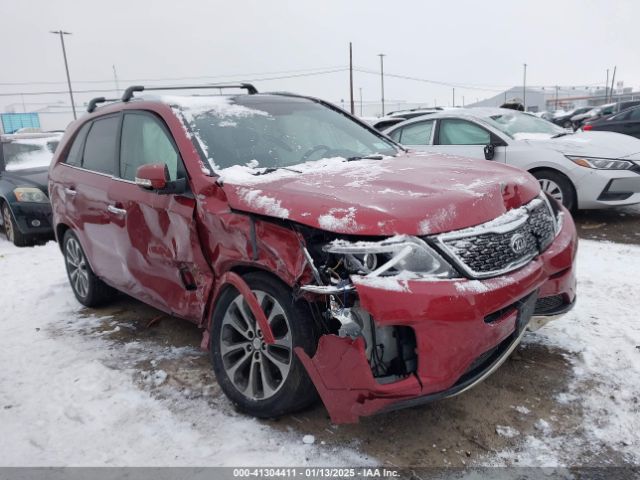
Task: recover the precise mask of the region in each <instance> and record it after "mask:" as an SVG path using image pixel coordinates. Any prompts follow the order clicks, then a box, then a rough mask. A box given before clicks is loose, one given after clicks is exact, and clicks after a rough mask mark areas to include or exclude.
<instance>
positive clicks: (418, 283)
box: [49, 84, 577, 423]
mask: <svg viewBox="0 0 640 480" xmlns="http://www.w3.org/2000/svg"><path fill="white" fill-rule="evenodd" d="M230 87H231V86H228V85H227V86H221V87H215V88H216V91H215V93H217V92H218V90H217V89H218V88H220V89H222V88H230ZM207 88H213V87H211V86H208V87H207ZM235 88H242V89H245V90H246V91H247V93H237V94H229V95H222V94H220V95H193V94H191V93H192V92H194V91H196V90H195V87H193V88H192V87H190V92H189V94H188V95H183V96H172V95H169V96H167V95H158V94H156V95H154V94H151V95H149V94H148V93H144V94H141V93H140V92H143V91H144V90H165V91H166V90H169V89H167V88H163V89H160V88H153V89H149V88H147V89H145V88H144V87H141V86H137V87H130V88H129V89H127V91H126V92H125V94H124V95H123V97H122V99H121V101H116V102H113V103H110V104H107V105H103V106H101V107H100V108H96V106H97V104H99V103H103V102H104V99H103V98H100V99H95V100H93V101H92V102H91V103H90V105H89V109H88V110H89V113H88V114H87V115H85V116H84V117H82V118H80V119H79V120H77V121H76V122H74V123H73V124H71V126H70V127H69V128H68V130H67V132H66V134H65V136H64V139H63V141H62V143H61V145H60V147H59V148H58V150H57V152H56V155H55V158H54V161H53V164H52V166H51V169H50V172H49V191H50V198H51V203H52V206H53V220H54V226H55V233H56V237H57V239H58V242H59V244H60V248H61V250H62V253H63V255H64V258H65V262H66V266H67V271H68V275H69V281H70V283H71V286H72V288H73V292H74V293H75V296H76V297H77V299H78V301H79V302H80V303H82V304H84V305H86V306H90V307H91V306H95V305H99V304H102V303H105V302H107V301H109V300H110V299H111V298H113V296H114V294H115V293H116V291H121V292H124V293H126V294H127V295H130V296H132V297H135V298H137V299H139V300H140V301H142V302H145V303H147V304H149V305H152V306H153V307H155V308H157V309H160V310H162V311H164V312H166V313H167V314H170V315H174V316H176V317H180V318H183V319H185V320H188V321H190V322H194V323H195V324H197V325H198V326H199V327H200V328H202V331H203V340H202V347H203V348H205V349H208V351H209V352H210V354H211V363H212V366H213V370H214V371H215V374H216V377H217V379H218V382H219V384H220V386H221V388H222V390H223V391H224V392H225V394H226V395H227V396H228V397H229V398H230V399H231V400H232V401H233V402H234V403H235V404H237V405H238V407H239V408H240V409H242V410H243V411H245V412H248V413H250V414H253V415H256V416H258V417H272V416H277V415H281V414H285V413H288V412H292V411H295V410H298V409H301V408H303V407H305V406H307V405H309V404H310V403H311V402H313V401H314V399H316V398H317V395H318V394H319V396H320V398H321V399H322V400H323V402H324V405H325V406H326V408H327V410H328V412H329V414H330V415H331V418H332V420H333V421H334V422H336V423H338V422H355V421H357V419H358V418H359V417H360V416H363V415H370V414H373V413H376V412H382V411H387V410H391V409H395V408H399V407H405V406H411V405H417V404H420V403H424V402H428V401H433V400H436V399H440V398H444V397H449V396H453V395H456V394H459V393H460V392H462V391H464V390H466V389H468V388H470V387H472V386H473V385H475V384H476V383H478V382H480V381H481V380H483V379H484V378H486V377H487V376H488V375H489V374H491V373H492V372H493V371H495V370H496V368H498V366H500V364H501V363H502V362H503V361H504V360H505V359H506V358H507V356H508V355H509V354H510V353H511V351H512V350H513V349H514V348H515V347H516V346H517V344H518V343H519V342H520V340H521V338H522V336H523V335H524V333H525V331H526V330H527V329H529V330H533V329H536V328H538V327H540V326H541V325H542V324H544V323H545V322H546V321H548V320H550V319H552V318H555V317H557V316H560V315H562V314H563V313H565V312H566V311H568V310H569V309H570V308H571V307H572V306H573V304H574V302H575V298H576V293H575V287H576V282H575V277H574V269H573V262H574V259H575V253H576V247H577V243H576V232H575V227H574V224H573V221H572V218H571V215H569V214H568V213H567V211H566V210H565V209H564V208H563V207H562V206H560V205H559V204H558V203H557V202H556V201H555V200H554V199H553V198H549V197H547V196H545V195H544V194H542V193H541V192H540V188H539V187H538V183H537V182H536V180H535V178H533V177H532V176H531V175H529V174H528V173H526V172H523V171H520V170H517V169H515V168H512V167H508V166H506V165H502V164H499V163H497V162H488V161H479V160H472V159H466V158H460V157H454V156H450V155H439V154H432V155H428V154H419V153H413V152H409V151H406V150H405V149H404V148H403V147H401V146H400V145H397V144H396V143H394V142H393V141H392V140H390V139H389V138H387V137H386V136H384V135H383V134H381V133H379V132H377V131H376V130H374V129H372V128H370V127H368V126H367V125H366V124H364V123H362V122H361V121H359V120H358V119H357V118H355V117H353V116H351V115H349V114H348V113H346V112H344V111H343V110H341V109H340V108H338V107H335V106H333V105H331V104H329V103H326V102H323V101H322V100H319V99H316V98H309V97H303V96H299V95H292V94H286V93H272V94H259V93H258V92H257V91H256V90H255V88H254V87H253V86H251V85H248V84H242V85H236V86H235ZM220 92H222V90H220ZM136 93H138V94H137V95H136ZM169 93H171V92H169Z"/></svg>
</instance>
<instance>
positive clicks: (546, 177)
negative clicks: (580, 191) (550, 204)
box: [533, 170, 577, 211]
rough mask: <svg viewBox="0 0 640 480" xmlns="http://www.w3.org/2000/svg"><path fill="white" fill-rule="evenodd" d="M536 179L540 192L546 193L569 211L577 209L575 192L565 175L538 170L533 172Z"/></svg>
mask: <svg viewBox="0 0 640 480" xmlns="http://www.w3.org/2000/svg"><path fill="white" fill-rule="evenodd" d="M533 176H534V177H536V178H537V179H538V183H539V184H540V188H541V189H542V191H544V192H547V193H548V194H550V195H551V196H552V197H554V198H555V199H556V200H558V201H559V202H560V203H562V205H564V206H565V208H566V209H567V210H569V211H573V210H575V209H576V207H577V201H576V190H575V188H574V187H573V184H572V183H571V180H569V179H568V178H567V177H566V176H565V175H563V174H562V173H560V172H556V171H553V170H538V171H537V172H533Z"/></svg>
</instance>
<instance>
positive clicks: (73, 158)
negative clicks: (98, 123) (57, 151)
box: [64, 123, 91, 167]
mask: <svg viewBox="0 0 640 480" xmlns="http://www.w3.org/2000/svg"><path fill="white" fill-rule="evenodd" d="M90 126H91V124H90V123H85V124H84V125H83V126H82V128H81V129H80V131H79V132H78V134H77V135H76V138H75V140H74V141H73V145H71V148H70V149H69V153H68V154H67V158H66V159H65V161H64V163H68V164H69V165H75V166H76V167H79V166H80V165H81V164H82V144H83V142H84V139H85V137H86V136H87V132H88V131H89V127H90Z"/></svg>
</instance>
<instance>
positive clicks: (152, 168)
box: [136, 163, 171, 190]
mask: <svg viewBox="0 0 640 480" xmlns="http://www.w3.org/2000/svg"><path fill="white" fill-rule="evenodd" d="M170 181H171V179H170V178H169V169H168V168H167V166H166V165H165V164H164V163H147V164H146V165H141V166H139V167H138V170H136V185H138V186H140V187H142V188H144V189H145V190H163V189H165V188H166V187H167V184H168V183H169V182H170Z"/></svg>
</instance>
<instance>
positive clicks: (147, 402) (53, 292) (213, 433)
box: [0, 236, 372, 466]
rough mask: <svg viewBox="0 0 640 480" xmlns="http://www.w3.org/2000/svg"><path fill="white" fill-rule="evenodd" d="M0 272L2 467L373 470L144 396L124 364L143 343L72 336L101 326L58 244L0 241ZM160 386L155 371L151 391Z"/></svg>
mask: <svg viewBox="0 0 640 480" xmlns="http://www.w3.org/2000/svg"><path fill="white" fill-rule="evenodd" d="M0 271H1V272H3V274H4V275H7V278H11V282H5V283H4V284H3V288H2V289H0V305H2V309H3V313H2V319H1V321H0V365H1V366H2V368H0V451H1V452H2V455H1V459H2V460H1V461H0V465H1V466H194V465H197V466H246V465H254V466H255V465H260V466H269V465H277V466H284V465H298V466H299V465H336V464H342V465H353V464H357V465H368V464H371V463H372V461H371V460H369V459H367V458H365V457H362V456H360V455H359V454H357V453H354V452H353V450H350V449H348V448H344V449H341V448H335V447H326V446H321V445H318V446H316V445H308V444H305V443H302V442H301V441H300V434H298V433H296V432H287V433H281V432H279V431H277V430H274V429H272V428H270V427H268V426H267V425H265V424H263V423H262V422H260V421H258V420H256V419H253V418H250V417H246V416H243V415H239V414H236V413H234V411H233V409H232V408H231V407H230V406H228V407H226V408H212V407H211V406H209V405H208V404H207V403H206V402H205V401H204V400H202V399H188V398H185V396H184V395H183V396H180V397H179V398H168V399H164V400H162V399H158V398H155V397H153V396H151V395H150V394H149V393H148V392H147V391H145V390H141V389H140V387H138V386H136V384H135V383H134V381H133V378H134V376H135V375H137V374H138V373H139V370H136V369H135V368H134V365H135V364H134V363H130V362H129V361H127V360H126V359H127V355H128V354H131V353H132V352H131V351H134V350H136V349H137V348H139V347H140V345H139V344H138V343H139V342H131V343H130V344H127V345H124V346H123V345H121V344H114V343H113V342H112V341H109V340H107V339H106V338H105V337H104V336H103V335H86V334H84V335H83V334H82V333H80V332H81V331H83V330H85V331H89V330H90V329H91V326H92V325H95V324H96V323H97V322H98V321H99V320H100V321H104V319H97V318H95V317H92V316H90V315H89V316H88V314H87V311H86V310H83V309H81V308H80V306H79V304H78V303H77V301H76V300H75V298H74V296H73V294H72V292H71V289H70V287H69V286H68V282H67V278H66V273H65V271H64V262H63V259H62V256H61V254H60V251H59V249H58V246H57V245H56V244H55V243H49V244H47V245H45V246H43V247H35V248H25V249H18V248H16V247H14V246H13V245H12V244H10V243H8V242H7V241H6V240H5V239H4V237H1V236H0ZM114 328H117V327H114ZM130 350H131V351H130ZM177 350H180V349H177ZM167 353H168V354H174V355H182V354H184V352H183V351H173V352H169V351H168V352H167ZM123 359H125V361H123ZM166 375H167V374H166V372H164V371H163V370H160V369H157V370H155V372H154V373H153V374H152V375H150V376H149V377H148V382H149V383H150V384H152V385H156V384H162V383H164V382H165V381H166V380H167V379H166ZM143 380H144V379H143ZM162 388H168V387H165V386H163V387H162ZM187 396H188V395H187ZM220 401H221V402H222V403H223V404H227V405H228V402H227V401H226V400H225V399H224V398H222V399H221V400H220ZM223 406H224V405H223ZM161 439H165V440H162V441H161ZM167 439H170V440H167Z"/></svg>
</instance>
